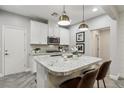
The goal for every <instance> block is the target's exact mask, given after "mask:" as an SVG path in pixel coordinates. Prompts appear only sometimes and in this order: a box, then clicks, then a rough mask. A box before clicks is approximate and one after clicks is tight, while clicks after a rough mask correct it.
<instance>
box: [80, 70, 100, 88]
mask: <svg viewBox="0 0 124 93" xmlns="http://www.w3.org/2000/svg"><path fill="white" fill-rule="evenodd" d="M97 73H98V69H94V70H91V71H88V72H87V73H85V74H84V76H83V77H82V78H81V80H80V82H79V84H78V88H93V86H94V83H95V80H96V77H97Z"/></svg>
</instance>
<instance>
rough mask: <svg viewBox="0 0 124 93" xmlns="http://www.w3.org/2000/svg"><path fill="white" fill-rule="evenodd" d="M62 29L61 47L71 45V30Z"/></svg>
mask: <svg viewBox="0 0 124 93" xmlns="http://www.w3.org/2000/svg"><path fill="white" fill-rule="evenodd" d="M59 29H60V45H69V41H70V40H69V36H70V35H69V33H70V32H69V30H68V29H65V28H61V27H60V28H59Z"/></svg>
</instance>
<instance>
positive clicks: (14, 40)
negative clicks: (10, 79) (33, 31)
mask: <svg viewBox="0 0 124 93" xmlns="http://www.w3.org/2000/svg"><path fill="white" fill-rule="evenodd" d="M3 32H4V75H8V74H13V73H18V72H23V71H24V70H25V61H26V60H25V59H26V57H25V42H24V41H25V37H24V34H25V30H24V29H23V28H19V27H14V26H10V27H9V26H5V27H4V31H3Z"/></svg>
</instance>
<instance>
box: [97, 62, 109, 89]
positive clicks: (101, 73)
mask: <svg viewBox="0 0 124 93" xmlns="http://www.w3.org/2000/svg"><path fill="white" fill-rule="evenodd" d="M110 64H111V60H110V61H106V62H104V63H103V64H102V65H101V66H100V68H99V72H98V75H97V78H96V80H97V87H98V88H99V80H103V84H104V87H105V88H106V84H105V81H104V78H105V77H106V74H107V72H108V70H109V67H110Z"/></svg>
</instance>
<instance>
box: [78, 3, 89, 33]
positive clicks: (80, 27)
mask: <svg viewBox="0 0 124 93" xmlns="http://www.w3.org/2000/svg"><path fill="white" fill-rule="evenodd" d="M79 30H80V31H86V30H88V25H87V24H86V23H85V20H84V5H83V21H82V22H81V24H80V26H79Z"/></svg>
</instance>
